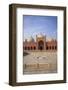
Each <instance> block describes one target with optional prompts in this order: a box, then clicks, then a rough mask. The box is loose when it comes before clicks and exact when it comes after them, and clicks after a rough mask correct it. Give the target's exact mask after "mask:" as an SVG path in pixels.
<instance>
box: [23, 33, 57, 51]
mask: <svg viewBox="0 0 68 90" xmlns="http://www.w3.org/2000/svg"><path fill="white" fill-rule="evenodd" d="M23 49H24V50H26V51H27V50H30V51H36V50H46V51H48V50H50V51H56V50H57V41H56V40H53V39H51V40H48V41H47V40H46V36H44V35H42V34H39V35H36V41H35V40H34V39H33V37H30V39H28V40H27V39H26V40H25V41H24V42H23Z"/></svg>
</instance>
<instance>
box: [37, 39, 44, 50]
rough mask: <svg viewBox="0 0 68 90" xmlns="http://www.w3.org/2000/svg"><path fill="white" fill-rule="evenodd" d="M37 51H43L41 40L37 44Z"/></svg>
mask: <svg viewBox="0 0 68 90" xmlns="http://www.w3.org/2000/svg"><path fill="white" fill-rule="evenodd" d="M38 49H39V50H43V49H44V42H43V41H42V40H41V41H39V42H38Z"/></svg>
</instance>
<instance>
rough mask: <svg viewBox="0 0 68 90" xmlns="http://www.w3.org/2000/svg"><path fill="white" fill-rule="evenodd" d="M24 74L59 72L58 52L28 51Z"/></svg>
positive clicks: (25, 58) (25, 57)
mask: <svg viewBox="0 0 68 90" xmlns="http://www.w3.org/2000/svg"><path fill="white" fill-rule="evenodd" d="M23 63H24V65H23V74H25V75H27V74H46V73H57V52H45V51H39V52H38V51H37V52H35V51H34V52H28V54H27V55H25V56H24V59H23Z"/></svg>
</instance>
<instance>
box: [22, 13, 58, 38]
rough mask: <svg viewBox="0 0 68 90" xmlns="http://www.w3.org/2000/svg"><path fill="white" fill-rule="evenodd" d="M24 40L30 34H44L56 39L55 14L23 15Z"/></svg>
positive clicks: (34, 36)
mask: <svg viewBox="0 0 68 90" xmlns="http://www.w3.org/2000/svg"><path fill="white" fill-rule="evenodd" d="M23 33H24V40H25V39H28V38H30V37H31V36H32V37H33V38H34V39H35V38H36V35H38V34H42V35H46V37H48V38H52V39H57V16H35V15H24V16H23Z"/></svg>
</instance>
